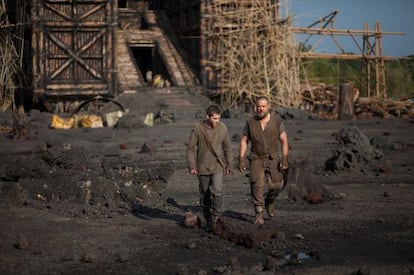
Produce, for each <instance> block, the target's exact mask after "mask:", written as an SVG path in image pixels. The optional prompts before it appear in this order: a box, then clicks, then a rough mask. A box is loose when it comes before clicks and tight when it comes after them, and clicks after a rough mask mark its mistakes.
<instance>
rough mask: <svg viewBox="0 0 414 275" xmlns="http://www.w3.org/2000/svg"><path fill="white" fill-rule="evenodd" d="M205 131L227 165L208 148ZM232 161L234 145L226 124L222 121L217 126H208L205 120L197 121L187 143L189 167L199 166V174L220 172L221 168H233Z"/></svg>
mask: <svg viewBox="0 0 414 275" xmlns="http://www.w3.org/2000/svg"><path fill="white" fill-rule="evenodd" d="M203 131H204V133H206V135H207V136H208V138H209V140H210V144H211V146H212V147H213V148H214V151H215V152H216V153H217V154H218V156H219V158H220V159H221V161H222V163H223V164H224V166H225V167H222V165H221V164H220V161H219V160H218V159H217V158H216V156H215V155H214V154H213V153H212V152H211V151H210V149H209V148H208V145H207V141H206V137H205V135H204V134H203ZM196 150H197V152H196ZM232 161H233V158H232V147H231V142H230V137H229V134H228V130H227V127H226V125H224V124H223V123H221V122H220V124H219V125H218V126H217V127H215V128H208V127H206V124H205V122H200V123H197V124H196V125H195V126H194V128H193V129H192V130H191V133H190V137H189V139H188V144H187V166H188V169H193V168H197V169H198V173H199V175H210V174H214V173H217V172H219V171H220V170H219V169H226V170H232V167H233V163H232Z"/></svg>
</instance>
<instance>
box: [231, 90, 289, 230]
mask: <svg viewBox="0 0 414 275" xmlns="http://www.w3.org/2000/svg"><path fill="white" fill-rule="evenodd" d="M249 141H250V142H251V148H250V155H249V161H250V186H251V196H252V201H253V205H254V209H255V213H256V217H255V222H254V223H255V224H263V223H264V218H263V209H264V208H266V211H267V214H268V215H269V217H273V216H274V203H275V199H276V197H277V196H278V194H279V192H280V191H282V189H283V176H282V171H283V170H286V169H287V168H288V150H289V147H288V138H287V134H286V130H285V126H284V124H283V121H282V119H281V118H280V117H279V116H278V115H276V114H271V112H270V103H269V99H268V98H266V97H264V96H261V97H259V98H258V99H257V101H256V115H255V116H254V117H252V118H250V119H248V120H247V121H246V124H245V126H244V129H243V135H242V138H241V141H240V149H239V165H238V168H239V171H240V172H242V173H244V172H246V170H247V166H246V162H245V157H246V151H247V146H248V143H249ZM279 142H280V144H281V152H282V160H281V161H279V156H278V144H279ZM266 183H267V184H268V193H267V198H266V201H265V199H264V189H265V184H266Z"/></svg>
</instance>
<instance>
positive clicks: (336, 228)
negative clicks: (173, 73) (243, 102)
mask: <svg viewBox="0 0 414 275" xmlns="http://www.w3.org/2000/svg"><path fill="white" fill-rule="evenodd" d="M224 122H225V123H226V124H227V125H228V127H229V130H230V134H231V135H232V136H234V135H237V134H239V131H240V129H241V127H242V125H243V120H242V119H229V120H224ZM192 124H193V121H191V120H185V121H179V122H177V123H175V124H166V125H156V126H155V127H153V128H139V129H96V130H95V129H91V130H88V131H85V130H81V129H78V130H74V131H72V130H70V131H66V132H64V131H59V132H57V131H54V130H51V129H38V133H39V134H38V138H39V139H41V138H45V137H47V140H48V142H49V144H52V145H53V146H55V147H56V146H58V145H60V144H64V143H70V144H71V148H72V149H74V148H88V150H89V152H90V151H92V152H95V153H96V152H101V151H103V150H104V151H105V152H110V153H111V154H115V156H116V157H114V159H116V160H117V161H120V162H122V163H127V164H128V165H129V164H132V163H135V164H136V165H137V167H145V169H147V168H148V166H152V168H155V167H158V166H159V165H161V164H165V163H169V164H170V165H171V167H173V168H174V171H173V174H172V176H171V177H169V179H168V182H167V183H166V184H165V185H164V188H163V189H162V191H161V192H160V194H159V198H158V200H157V201H156V202H154V200H151V201H135V202H133V203H130V204H125V203H124V204H122V203H120V204H119V205H117V206H116V207H115V206H114V207H112V208H111V209H110V211H109V210H108V211H107V212H105V213H103V212H100V213H95V212H94V211H96V210H97V209H98V208H96V207H95V208H82V207H80V208H76V211H75V210H73V209H75V208H71V207H70V206H69V205H70V204H68V203H66V202H65V201H64V200H61V201H58V202H56V201H55V202H49V201H45V202H43V201H41V200H29V201H26V203H21V204H4V201H3V202H2V207H1V208H0V224H1V229H0V273H1V274H73V273H78V274H110V273H111V274H217V273H225V274H231V273H229V272H230V270H231V268H233V274H237V273H236V271H237V272H239V273H238V274H240V273H242V274H273V273H274V271H275V270H277V273H280V274H292V273H295V274H304V273H312V274H351V273H353V272H359V273H355V274H368V273H370V274H413V272H414V258H413V255H414V215H413V214H412V213H414V200H413V199H412V198H413V197H414V161H413V160H414V159H413V155H414V132H413V130H412V129H413V128H412V125H413V123H412V121H408V120H395V121H376V120H372V121H353V122H337V121H320V120H295V119H293V120H289V121H286V127H287V129H288V133H289V138H290V143H291V159H292V160H295V159H302V158H304V157H309V156H311V157H312V161H313V163H314V164H315V165H316V167H318V168H320V167H323V164H324V161H325V160H326V159H327V158H328V157H330V156H331V154H332V151H333V150H336V149H337V148H338V147H340V146H341V145H340V144H338V143H337V142H336V141H335V138H334V136H333V134H334V133H336V132H338V131H339V130H340V129H342V128H343V127H347V126H351V125H354V126H357V127H358V128H359V129H360V130H361V131H362V132H363V133H365V134H366V135H367V136H368V137H369V138H373V137H384V138H385V139H386V144H385V145H383V148H381V150H382V151H383V152H384V158H385V160H386V161H388V164H389V165H390V170H387V171H386V172H372V171H365V172H361V171H351V172H346V171H340V172H335V173H328V172H323V171H319V170H316V173H315V174H314V175H313V180H315V181H319V182H321V183H322V184H324V185H325V186H326V187H327V188H328V189H329V190H330V191H331V192H333V193H334V194H337V195H338V198H340V199H335V200H329V201H326V202H324V203H322V204H308V203H306V202H305V201H303V200H301V199H300V198H299V199H298V200H296V201H294V200H291V199H287V200H286V199H284V198H279V199H278V201H277V208H278V213H277V217H276V219H275V220H268V219H266V223H265V224H267V225H268V226H271V227H274V228H276V229H277V231H278V232H280V233H281V236H283V237H280V238H277V239H271V240H268V241H266V242H264V243H263V244H262V245H261V246H260V247H256V248H250V249H249V248H246V247H243V246H240V245H236V244H233V243H231V242H229V241H225V240H222V239H220V238H218V237H217V236H215V235H214V234H211V233H207V232H205V231H204V230H202V229H186V228H184V227H183V226H182V221H183V214H184V213H185V212H186V211H188V210H192V211H196V210H197V200H198V193H197V183H196V179H195V178H194V177H192V176H190V175H188V173H187V171H186V169H185V162H184V161H183V158H184V151H183V150H184V149H185V145H184V144H185V142H186V139H187V135H188V133H189V129H190V127H191V125H192ZM145 142H152V143H153V144H154V146H155V147H156V148H157V150H156V151H154V152H153V153H152V154H142V153H139V151H140V149H141V147H142V145H143V144H144V143H145ZM1 143H2V144H1V146H2V147H3V148H7V147H8V146H13V144H14V145H15V144H16V143H13V141H11V140H10V139H7V138H4V137H2V139H1ZM119 144H126V145H127V149H124V150H120V149H119ZM233 145H234V150H235V152H237V146H238V143H237V141H236V140H235V141H234V143H233ZM53 146H52V147H49V150H50V148H54V147H53ZM3 150H5V149H3ZM75 151H76V150H74V152H75ZM3 152H4V151H3ZM76 152H77V151H76ZM82 152H83V151H82ZM95 153H94V155H96V156H99V154H97V153H96V154H95ZM111 154H109V155H111ZM17 156H19V155H16V157H17ZM35 156H37V154H34V156H33V155H32V157H35ZM63 156H70V157H71V158H73V157H74V156H73V154H71V155H63ZM85 156H89V155H85ZM2 157H4V155H3V156H2ZM25 157H27V156H25ZM81 157H82V156H81ZM83 158H85V157H83ZM96 158H98V159H96ZM2 159H5V158H2ZM7 160H8V161H9V160H10V159H9V157H8V158H7ZM111 160H112V159H111ZM49 161H50V160H49ZM55 161H56V160H55ZM85 161H86V160H85ZM75 163H76V162H75ZM91 163H92V164H94V163H97V165H96V166H91V167H94V169H95V170H94V171H96V173H97V174H96V175H95V174H94V173H93V171H88V169H86V168H85V169H83V168H82V169H80V168H79V169H78V168H76V167H77V166H76V165H75V168H76V169H78V170H76V171H77V173H78V174H79V175H80V176H82V177H79V179H80V180H85V177H86V176H87V175H88V176H90V179H91V180H92V182H93V181H94V180H96V178H99V176H102V175H103V174H102V171H101V170H100V169H102V167H101V159H99V157H95V158H92V161H91V162H86V164H85V165H86V167H89V166H88V165H92V164H91ZM6 164H7V163H2V165H6ZM94 165H95V164H94ZM41 167H43V166H39V167H38V168H39V169H40V168H41ZM53 167H55V166H53ZM60 167H61V169H63V170H64V169H65V167H66V169H68V167H69V168H71V167H72V166H65V165H63V166H62V165H61V166H60ZM99 167H100V168H99ZM56 169H57V168H56ZM142 169H144V168H142ZM145 169H144V170H145ZM50 171H53V172H54V173H56V175H66V177H67V179H66V180H67V183H70V181H69V179H70V178H71V177H72V178H73V179H77V177H78V176H77V175H76V174H70V173H73V172H70V173H67V174H64V173H63V172H59V171H58V170H50ZM68 171H72V170H68ZM139 171H141V170H139ZM98 172H99V173H98ZM103 172H105V173H107V171H105V170H103ZM59 173H61V174H59ZM32 175H33V178H31V180H32V181H33V182H34V181H35V180H36V176H38V175H37V174H32ZM59 177H60V176H58V177H57V178H56V177H48V178H47V179H48V182H43V184H46V185H48V186H49V187H51V186H52V185H53V182H66V181H64V180H63V178H59ZM6 179H7V180H6ZM11 180H12V179H10V177H9V178H8V177H5V176H4V175H2V182H1V184H0V187H1V190H2V192H1V193H0V194H1V195H2V196H4V195H5V190H6V189H5V188H6V186H9V185H10V184H12V182H10V181H11ZM114 180H115V181H119V178H115V179H114ZM107 181H108V180H105V181H103V182H104V183H105V184H107V183H106V182H107ZM28 182H29V179H28V178H27V179H24V180H22V179H18V180H16V184H20V185H21V186H23V187H24V186H26V185H25V184H28ZM109 182H110V181H109ZM125 182H127V178H125ZM122 183H124V182H122ZM157 184H158V182H157ZM105 186H106V185H105ZM7 190H9V189H7ZM69 191H71V192H72V190H69V189H68V192H69ZM249 192H250V187H249V184H248V179H247V178H246V177H245V176H243V175H241V174H240V173H238V172H237V171H235V173H234V175H233V176H231V177H228V178H226V186H225V198H226V203H225V206H226V212H225V215H226V216H227V217H231V218H233V219H237V220H239V221H243V222H245V223H246V224H250V221H251V219H252V218H253V216H252V215H253V209H252V206H251V201H250V196H249ZM8 194H9V193H8ZM105 194H107V193H105ZM9 195H12V194H9ZM27 202H29V203H27ZM294 252H298V253H301V252H303V253H304V254H300V255H305V259H300V263H298V262H296V263H294V262H292V261H289V260H287V256H288V255H289V254H291V253H294ZM308 256H309V258H307V257H308ZM235 259H237V261H236V260H235ZM231 262H232V263H233V264H232V265H230V263H231ZM237 263H239V267H238V264H237ZM226 272H227V273H226Z"/></svg>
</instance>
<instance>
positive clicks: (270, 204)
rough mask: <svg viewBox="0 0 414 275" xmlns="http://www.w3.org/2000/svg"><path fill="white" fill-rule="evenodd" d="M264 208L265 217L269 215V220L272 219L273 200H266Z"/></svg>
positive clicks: (273, 212)
mask: <svg viewBox="0 0 414 275" xmlns="http://www.w3.org/2000/svg"><path fill="white" fill-rule="evenodd" d="M265 207H266V212H267V215H269V217H271V218H272V217H274V216H275V200H271V199H266V202H265Z"/></svg>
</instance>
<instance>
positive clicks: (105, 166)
mask: <svg viewBox="0 0 414 275" xmlns="http://www.w3.org/2000/svg"><path fill="white" fill-rule="evenodd" d="M0 163H2V165H1V166H0V181H1V185H0V201H1V206H3V207H11V206H19V205H20V206H21V205H26V206H33V207H40V208H42V207H47V208H49V209H53V210H55V211H57V212H61V213H68V214H72V215H79V214H89V213H93V214H94V215H104V216H110V215H114V214H115V213H118V212H119V211H121V212H125V211H126V210H129V209H130V205H131V204H132V203H135V202H137V201H138V202H139V201H145V202H146V203H150V204H159V203H161V202H163V201H164V199H163V198H162V190H163V189H164V188H165V186H166V184H167V182H168V179H169V178H170V177H171V175H172V173H173V171H174V170H173V167H171V166H168V165H167V164H165V165H161V166H157V167H153V168H147V167H141V166H140V163H139V162H135V161H133V160H131V159H128V158H127V157H120V156H105V155H104V154H102V152H99V151H98V150H96V148H95V149H94V148H93V146H89V147H85V148H82V147H74V148H72V147H71V146H70V144H63V145H59V144H48V146H47V148H46V149H45V150H44V151H43V152H40V153H36V154H30V155H8V156H6V155H1V156H0Z"/></svg>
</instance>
